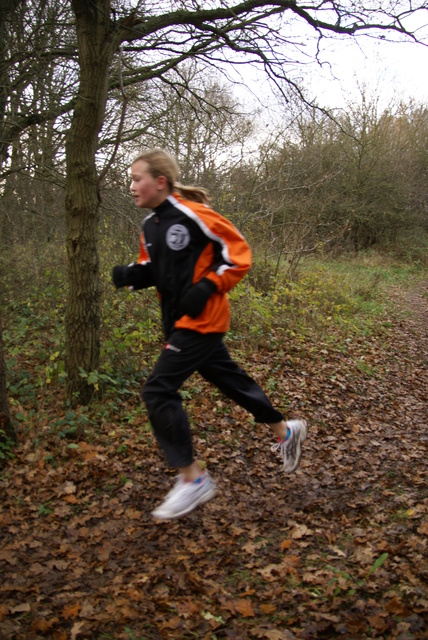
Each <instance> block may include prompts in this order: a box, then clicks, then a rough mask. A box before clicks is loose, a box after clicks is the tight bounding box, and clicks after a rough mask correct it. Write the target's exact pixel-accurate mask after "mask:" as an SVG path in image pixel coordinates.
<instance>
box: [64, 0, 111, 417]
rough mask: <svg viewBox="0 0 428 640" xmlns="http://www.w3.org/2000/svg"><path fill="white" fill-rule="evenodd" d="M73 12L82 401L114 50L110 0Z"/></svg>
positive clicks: (69, 335)
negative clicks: (100, 147) (100, 160)
mask: <svg viewBox="0 0 428 640" xmlns="http://www.w3.org/2000/svg"><path fill="white" fill-rule="evenodd" d="M72 6H73V10H74V12H75V16H76V30H77V40H78V50H79V65H80V86H79V94H78V98H77V103H76V107H75V110H74V115H73V120H72V124H71V126H70V130H69V132H68V136H67V144H66V157H67V182H66V201H65V208H66V223H67V238H66V247H67V257H68V286H69V291H68V305H67V311H66V367H67V374H68V378H67V396H68V399H69V400H70V401H71V404H72V405H75V404H87V403H88V402H89V401H90V399H91V397H92V395H93V387H91V386H88V385H87V382H86V379H85V378H84V377H83V378H82V376H81V375H80V373H81V370H80V369H81V368H82V369H84V371H86V372H87V373H89V372H91V371H94V370H96V369H97V368H98V366H99V352H100V324H101V323H100V315H101V312H100V283H99V259H98V248H97V244H98V220H99V198H98V184H97V182H98V176H97V169H96V163H95V156H96V151H97V142H98V135H99V132H100V129H101V127H102V123H103V118H104V112H105V105H106V102H107V89H108V77H109V68H110V65H111V61H112V57H113V54H114V51H115V49H116V43H115V42H114V33H113V32H112V29H111V22H110V19H109V16H110V0H94V1H93V2H90V3H89V2H86V1H85V0H72Z"/></svg>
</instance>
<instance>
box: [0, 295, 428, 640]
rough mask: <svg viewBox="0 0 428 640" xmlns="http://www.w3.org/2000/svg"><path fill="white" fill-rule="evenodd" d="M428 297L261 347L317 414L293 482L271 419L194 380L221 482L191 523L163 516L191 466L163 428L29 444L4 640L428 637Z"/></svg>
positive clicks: (292, 399) (204, 453) (304, 412)
mask: <svg viewBox="0 0 428 640" xmlns="http://www.w3.org/2000/svg"><path fill="white" fill-rule="evenodd" d="M423 293H424V292H423V291H422V292H414V293H413V294H412V297H411V298H409V297H407V298H406V297H404V295H403V293H402V292H401V291H400V290H399V289H397V290H396V291H395V294H394V295H395V298H396V306H397V307H398V309H399V311H398V312H397V313H396V314H395V315H394V317H393V318H392V321H391V322H390V326H389V327H388V328H385V326H380V327H379V331H378V333H377V334H376V335H371V336H368V337H366V338H365V337H361V336H360V337H358V338H355V339H351V340H348V341H341V340H340V339H339V337H338V339H337V341H335V342H334V341H332V340H327V339H326V340H322V339H321V340H320V339H318V340H317V342H316V343H314V344H313V345H309V344H308V342H307V341H306V342H304V341H303V342H302V341H299V340H298V337H296V338H295V339H291V338H290V339H289V340H288V341H287V344H284V345H282V349H281V352H286V355H281V353H279V352H274V351H268V350H266V349H265V350H263V349H259V350H256V351H255V352H253V353H249V354H247V355H246V356H245V358H244V365H245V367H246V368H247V370H248V371H249V372H250V373H251V374H252V375H253V376H254V377H255V378H256V379H257V380H258V381H260V383H261V384H262V385H264V386H265V387H266V385H267V384H268V381H269V382H270V387H269V395H270V396H271V398H272V399H273V402H274V404H275V405H276V406H278V407H284V402H286V403H287V405H286V407H285V408H286V411H287V415H290V416H291V415H293V416H304V417H305V418H307V419H308V422H309V424H310V431H309V438H308V440H307V443H305V446H304V454H303V458H302V463H301V466H300V468H299V470H298V471H297V472H296V473H295V474H294V475H292V476H284V475H283V474H282V473H281V469H280V463H279V460H278V458H277V457H276V456H275V454H274V453H272V452H271V451H270V443H271V438H270V434H269V433H268V429H267V427H265V426H260V425H258V426H256V425H254V424H252V423H251V420H249V418H248V415H247V414H246V413H245V412H244V411H243V410H242V409H240V408H239V407H235V406H231V405H230V403H229V402H228V401H227V400H226V399H224V398H223V397H222V396H221V395H220V396H219V395H218V394H216V393H213V390H212V388H211V387H209V385H207V384H205V383H204V381H203V380H201V379H197V382H196V383H195V382H193V384H196V385H197V388H198V389H199V392H198V393H197V394H193V397H191V398H190V399H189V400H187V401H186V405H187V406H188V408H189V412H190V414H191V416H192V420H193V423H194V425H197V426H194V436H195V449H196V451H197V453H198V456H199V457H200V458H201V460H203V461H204V463H206V464H207V465H208V467H209V468H210V470H211V471H212V473H213V475H214V476H215V477H216V479H217V481H218V485H219V489H220V491H219V495H218V496H217V498H216V499H215V500H213V501H211V502H209V503H207V504H206V505H204V506H203V507H202V508H200V509H198V510H196V511H195V512H193V513H192V514H190V515H189V516H188V517H186V518H184V519H182V520H178V521H172V522H167V523H156V522H154V521H153V520H152V518H151V516H150V513H151V511H152V509H153V508H154V507H155V505H157V504H158V502H159V501H160V500H162V497H163V496H164V494H165V492H166V491H167V490H168V489H169V488H170V486H171V483H172V482H173V476H174V473H173V472H171V471H169V470H168V469H167V468H166V465H165V462H164V460H163V458H162V457H161V455H160V453H159V451H158V449H157V446H156V444H155V442H154V439H153V437H152V436H151V435H150V433H149V432H147V433H146V436H145V437H144V438H143V439H142V438H141V437H139V436H140V435H141V434H140V432H139V430H138V429H137V428H134V427H131V426H130V427H127V433H126V442H125V445H126V446H124V441H123V433H122V432H119V431H117V434H116V435H114V434H115V425H107V426H106V425H104V424H103V425H100V429H99V431H97V432H96V433H94V434H93V435H92V437H91V438H90V439H89V438H87V439H84V438H81V439H80V440H78V441H77V442H75V443H73V445H74V446H73V447H68V446H64V443H63V442H58V443H57V445H56V447H57V448H56V449H55V448H53V445H52V444H51V445H50V448H49V450H48V449H47V445H44V444H43V441H42V440H40V442H38V441H37V434H36V433H34V434H32V435H33V436H34V437H33V438H31V437H30V438H28V437H27V439H25V440H24V439H22V440H23V442H22V444H21V445H20V447H19V448H18V450H17V451H16V457H15V458H14V459H13V460H12V461H11V462H10V464H9V466H8V467H7V468H6V469H5V470H4V472H3V474H2V477H1V480H0V490H1V495H2V500H1V506H0V531H1V549H0V573H1V577H2V579H1V581H0V637H1V638H4V639H5V640H6V639H11V640H12V639H13V640H21V639H27V638H36V639H37V638H52V639H53V640H66V639H68V638H71V639H76V640H77V639H81V638H91V639H93V638H99V639H101V638H103V639H108V638H112V639H118V640H121V639H126V640H127V639H131V640H132V639H138V640H142V639H145V638H147V639H157V638H201V639H207V640H216V639H219V638H229V639H239V640H245V639H247V638H248V639H249V640H252V639H254V638H256V639H257V638H261V639H267V640H284V639H285V640H292V639H293V638H294V639H296V638H298V639H302V640H312V639H314V640H315V639H318V638H337V637H343V638H347V639H348V638H351V639H352V638H394V639H395V638H396V639H398V640H413V639H417V640H419V639H420V640H422V638H426V637H428V592H427V591H428V590H427V585H428V560H427V558H428V551H427V536H428V495H427V471H428V463H427V460H428V456H427V442H428V435H427V432H426V423H427V397H428V393H427V391H428V387H427V381H428V375H427V359H428V345H427V341H428V339H427V326H428V303H427V297H426V295H423ZM406 295H407V296H408V295H410V294H406ZM272 378H273V379H274V384H272ZM266 388H267V387H266ZM189 395H191V394H189ZM52 402H54V400H52ZM21 409H23V410H24V411H25V408H21ZM118 451H120V452H121V453H120V454H119V453H118ZM52 459H55V465H52V464H49V463H48V462H47V460H52Z"/></svg>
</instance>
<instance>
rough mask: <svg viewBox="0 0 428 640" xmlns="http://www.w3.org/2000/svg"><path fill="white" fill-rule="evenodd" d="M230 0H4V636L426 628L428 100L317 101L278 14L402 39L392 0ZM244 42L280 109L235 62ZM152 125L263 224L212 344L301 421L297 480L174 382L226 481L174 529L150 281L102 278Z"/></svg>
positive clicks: (214, 408) (207, 397)
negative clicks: (254, 92)
mask: <svg viewBox="0 0 428 640" xmlns="http://www.w3.org/2000/svg"><path fill="white" fill-rule="evenodd" d="M237 6H238V5H237ZM324 6H325V5H324V3H321V4H320V5H319V7H320V8H321V9H322V8H323V7H324ZM418 6H419V5H418ZM239 7H244V9H242V8H241V9H240V11H242V13H240V14H239V15H238V14H237V13H236V11H232V12H230V11H229V12H227V7H226V5H225V4H224V3H223V4H221V3H219V4H218V5H216V4H215V3H213V4H212V5H211V7H208V6H207V7H206V8H201V7H200V6H199V5H198V4H197V3H190V4H189V3H179V2H175V3H171V4H170V5H169V4H168V5H167V4H165V6H164V5H159V6H158V5H156V6H155V5H153V6H151V5H150V6H149V5H147V6H146V5H144V6H143V4H142V3H140V2H129V3H126V2H125V3H116V2H107V1H106V0H105V1H99V0H96V1H94V2H90V3H87V2H79V1H73V2H68V1H65V0H55V1H54V0H51V1H45V2H38V3H35V2H6V3H3V5H2V8H1V10H0V47H1V64H0V74H1V78H2V82H1V87H2V88H1V95H0V106H1V109H0V115H1V149H0V151H1V173H0V190H1V201H0V247H1V252H0V308H1V316H2V317H1V322H2V325H1V324H0V327H1V326H2V339H0V365H1V367H0V418H1V420H0V463H1V467H2V471H1V475H0V491H1V504H0V535H1V540H2V547H1V549H0V571H1V574H2V580H1V581H0V582H1V584H0V635H1V637H4V638H10V639H12V638H13V639H21V638H22V639H27V638H55V639H57V640H64V639H65V638H73V639H74V638H79V637H82V638H97V639H98V638H99V639H100V640H101V639H102V638H103V639H107V638H125V639H130V640H133V639H134V640H136V639H137V638H138V639H139V640H143V638H148V639H156V638H194V637H197V638H207V640H208V639H210V640H216V639H217V638H237V639H246V638H267V639H268V640H283V639H288V640H290V639H291V638H303V639H308V640H310V639H312V638H313V639H317V638H337V637H344V638H375V637H377V638H400V640H412V639H413V638H416V639H418V640H419V639H422V638H425V637H426V633H427V629H428V622H427V612H428V596H427V590H426V583H427V576H428V567H427V562H426V557H427V535H428V497H427V491H426V486H427V484H426V480H427V465H426V460H427V450H426V449H427V447H426V444H427V437H426V397H427V394H428V390H427V359H428V356H427V332H426V327H427V325H428V313H427V280H428V278H427V238H428V235H427V231H428V180H427V176H428V109H427V105H425V104H420V103H418V102H417V101H414V100H411V99H409V100H407V101H394V100H393V101H391V102H390V103H389V104H388V105H385V103H384V100H383V99H382V96H381V95H378V94H376V92H375V91H373V90H371V89H369V88H368V87H367V86H365V85H364V83H363V82H362V83H361V87H360V91H359V98H358V99H355V98H353V99H352V101H350V102H349V104H348V105H347V108H346V109H337V110H329V111H327V110H326V109H325V108H323V106H322V104H316V103H314V101H313V100H308V99H307V97H306V95H307V94H306V93H305V90H304V80H302V82H301V83H299V84H296V76H295V75H293V69H297V70H299V68H300V67H299V63H298V61H297V62H296V58H297V57H298V56H297V53H296V50H295V48H294V47H295V43H294V44H293V39H292V38H291V36H290V33H291V31H290V28H291V26H293V24H294V23H293V20H297V19H299V20H300V19H302V20H303V21H304V22H305V23H306V25H307V26H308V27H309V28H310V29H313V30H314V32H315V43H318V44H319V43H320V41H321V40H322V38H321V36H320V34H321V33H322V34H323V36H324V35H325V34H328V33H330V34H334V35H337V36H338V37H348V36H349V37H354V36H356V35H358V30H357V31H355V27H354V26H353V25H354V24H358V25H359V27H358V28H361V30H363V31H364V29H366V30H368V31H370V29H372V28H373V29H374V33H375V34H376V37H378V35H379V33H381V34H382V37H383V35H384V33H385V31H386V27H385V30H384V29H383V28H382V29H380V30H379V29H378V31H376V30H375V26H374V25H379V23H380V21H381V19H382V17H385V16H386V17H387V18H388V20H389V22H388V24H390V27H389V29H390V30H392V31H391V32H392V34H393V36H394V37H395V36H397V37H401V36H403V37H405V36H406V34H405V32H404V31H403V29H402V28H401V26H400V25H401V24H402V22H400V20H402V18H403V15H404V14H400V12H399V8H400V7H399V4H397V5H396V7H395V9H394V11H395V14H394V13H393V8H391V7H389V5H388V7H387V6H386V5H382V6H381V7H380V9H379V13H376V12H375V13H372V12H371V11H370V10H367V9H364V8H359V9H358V11H357V8H356V6H355V5H352V7H351V6H347V5H346V3H344V4H342V5H335V8H334V10H333V9H331V7H330V5H328V7H329V11H330V12H331V14H322V13H321V14H320V15H321V16H322V17H323V19H324V18H325V17H326V15H328V16H329V18H330V22H329V25H327V26H325V25H326V23H323V25H324V26H323V25H321V24H319V23H317V24H314V23H313V16H314V15H315V11H316V9H315V5H314V7H312V8H311V10H310V11H309V10H308V9H307V7H306V13H305V9H304V8H303V7H299V6H298V5H296V4H292V5H291V6H290V5H289V4H287V3H283V2H277V3H272V4H270V5H265V3H263V2H260V3H257V2H256V3H249V2H244V3H242V5H239ZM421 7H422V8H423V5H422V4H421ZM208 9H212V10H213V11H214V13H207V12H208ZM416 10H417V8H415V9H412V11H416ZM425 10H426V7H425ZM290 11H293V12H294V11H295V13H293V20H292V19H289V18H288V13H287V12H290ZM400 11H402V12H406V11H407V9H406V8H405V7H401V8H400ZM254 12H256V13H254ZM409 12H411V11H410V10H409ZM394 15H395V17H394ZM278 16H279V17H278ZM319 17H320V16H319ZM339 18H340V19H339ZM290 25H291V26H290ZM391 25H392V26H393V27H394V28H395V31H394V28H392V27H391ZM279 27H281V28H282V29H283V30H282V31H281V29H280V28H279ZM327 27H328V28H327ZM323 29H324V32H323ZM400 29H401V30H400ZM391 37H392V36H391ZM292 44H293V55H291V54H290V55H289V54H288V53H284V51H287V45H288V46H291V45H292ZM397 46H399V45H397ZM227 47H229V49H228V48H227ZM275 47H278V49H275ZM29 50H31V51H32V52H33V54H32V55H31V56H29V55H28V51H29ZM225 52H226V53H225ZM241 55H242V56H244V55H250V57H252V59H253V63H254V64H260V65H261V66H263V67H266V71H267V73H268V75H269V76H270V78H271V80H272V81H273V85H272V88H271V93H270V94H269V103H270V105H271V106H272V110H268V109H267V108H266V104H263V102H260V100H257V99H256V98H262V97H263V96H252V97H251V98H250V97H249V95H248V94H246V93H243V91H242V86H240V84H239V82H237V81H236V77H235V80H234V81H233V82H232V79H231V77H230V75H229V73H228V71H227V65H226V63H227V62H233V61H234V62H239V63H242V61H243V58H240V57H239V56H241ZM228 56H230V60H228V59H227V58H228ZM234 56H237V59H235V60H234V59H233V58H234ZM299 74H300V71H299V73H298V75H299ZM100 78H101V80H100ZM97 83H99V84H100V85H102V86H100V87H99V86H98V84H97ZM97 92H98V93H97ZM91 96H92V97H91ZM85 109H87V110H85ZM79 122H80V124H82V123H83V129H82V128H80V129H79ZM149 146H161V147H165V148H167V149H168V150H169V151H171V152H172V153H173V154H174V155H175V156H176V157H177V159H178V161H179V163H180V167H181V174H182V175H181V179H182V182H183V183H196V184H200V185H203V186H205V187H207V188H208V189H209V192H210V195H211V197H212V203H213V207H214V208H215V209H216V210H217V211H219V212H220V213H221V214H223V215H225V216H226V217H227V218H229V219H230V220H231V221H232V222H233V223H234V224H236V226H237V227H238V228H239V229H240V230H241V231H242V233H243V234H244V235H245V237H246V238H247V240H248V241H249V243H250V244H251V246H252V249H253V252H254V265H253V267H252V269H251V272H250V273H249V275H248V276H247V277H246V278H245V279H244V281H243V282H242V283H240V284H239V286H238V287H237V288H236V289H235V290H234V291H233V292H231V294H230V299H231V305H232V316H233V320H232V329H231V331H230V332H229V334H228V337H227V340H228V346H229V348H230V349H231V351H232V353H233V355H234V357H235V358H236V359H237V360H239V361H240V362H241V363H242V365H243V366H244V367H245V368H246V369H247V370H248V371H249V372H250V373H251V375H253V376H254V377H255V378H256V379H257V380H258V381H259V382H260V383H261V384H262V386H263V387H264V388H265V389H266V390H267V392H268V393H269V395H270V397H271V398H272V400H273V402H274V404H275V405H276V406H278V407H279V408H281V409H282V410H284V411H285V412H287V415H295V416H302V417H305V418H306V419H308V422H309V424H310V435H309V438H308V443H307V445H305V450H304V456H303V460H302V466H301V469H300V470H299V471H298V472H297V474H295V475H294V476H293V477H291V478H285V477H283V476H282V474H281V472H280V465H279V461H278V460H277V459H276V457H275V456H274V454H273V453H272V452H271V451H270V444H271V440H270V437H269V434H268V433H267V429H265V428H264V427H262V426H259V427H256V426H255V425H254V424H252V422H251V420H249V417H248V416H247V415H246V414H245V412H243V411H242V410H241V409H239V408H237V407H235V406H231V405H230V404H229V402H228V401H227V400H226V399H225V398H223V397H222V396H221V394H219V393H218V392H217V391H216V390H215V389H213V388H211V387H210V386H209V385H207V384H206V383H205V382H204V381H203V380H202V379H200V378H199V377H198V376H195V378H193V379H192V380H190V381H189V382H188V383H187V384H186V385H185V387H184V389H183V391H182V395H183V398H184V400H185V402H186V406H187V407H188V409H189V412H190V415H191V418H192V421H193V428H194V433H195V446H196V449H197V452H198V455H199V457H200V459H201V460H202V462H203V463H204V464H207V465H209V467H210V470H211V471H212V472H213V475H215V476H216V477H218V479H219V484H220V487H221V493H220V496H219V498H218V499H217V500H215V501H213V502H212V503H210V504H209V505H206V506H205V507H204V508H203V509H200V510H198V512H196V513H194V514H192V515H191V516H189V518H187V519H185V520H183V521H179V522H174V523H167V524H164V525H158V524H156V523H154V522H152V520H151V517H150V512H151V510H152V509H153V507H154V506H155V505H156V504H157V503H158V502H159V501H160V500H161V498H162V496H163V495H164V494H165V492H166V490H167V489H168V488H169V486H170V484H171V482H172V478H173V472H172V471H171V470H169V469H167V468H166V465H165V462H164V460H163V458H162V457H161V455H160V453H159V451H158V450H157V447H156V445H155V443H154V441H153V438H152V435H151V430H150V425H149V424H148V420H147V415H146V413H145V410H144V407H143V406H142V405H141V402H140V398H139V391H140V388H141V386H142V384H143V383H144V380H145V378H146V377H147V375H148V373H149V372H150V370H151V367H152V366H153V364H154V362H155V360H156V357H157V354H158V352H159V349H160V348H161V345H162V335H161V332H160V323H159V310H158V304H157V300H156V296H155V294H154V292H153V291H145V292H140V293H133V294H132V293H130V292H127V291H120V292H117V291H115V290H114V288H113V286H112V284H111V281H110V273H111V269H112V266H113V265H114V264H126V263H128V262H130V261H132V260H134V259H135V258H136V256H137V253H138V233H139V229H140V224H141V218H142V215H144V212H141V211H140V210H138V209H136V208H135V206H134V204H133V202H132V201H131V197H130V194H129V178H128V169H129V164H130V161H131V160H132V158H133V157H134V156H135V155H136V154H137V153H138V151H139V149H140V148H141V147H149ZM0 337H1V336H0ZM171 541H173V542H171Z"/></svg>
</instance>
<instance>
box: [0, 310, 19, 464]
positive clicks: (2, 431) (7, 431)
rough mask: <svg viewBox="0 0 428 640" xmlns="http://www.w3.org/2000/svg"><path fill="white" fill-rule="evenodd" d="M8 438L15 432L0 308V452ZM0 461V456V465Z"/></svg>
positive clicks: (13, 438)
mask: <svg viewBox="0 0 428 640" xmlns="http://www.w3.org/2000/svg"><path fill="white" fill-rule="evenodd" d="M10 440H13V441H14V442H15V441H16V433H15V429H14V428H13V426H12V423H11V421H10V414H9V405H8V402H7V390H6V362H5V359H4V352H3V331H2V322H1V310H0V453H1V451H2V448H3V447H2V445H5V446H6V447H8V445H9V441H10ZM1 461H2V460H1V458H0V466H1Z"/></svg>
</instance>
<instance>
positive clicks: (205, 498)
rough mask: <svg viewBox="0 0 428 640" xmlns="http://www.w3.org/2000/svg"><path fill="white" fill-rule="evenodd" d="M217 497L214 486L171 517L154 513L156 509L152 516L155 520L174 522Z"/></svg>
mask: <svg viewBox="0 0 428 640" xmlns="http://www.w3.org/2000/svg"><path fill="white" fill-rule="evenodd" d="M216 495H217V488H216V487H215V486H213V487H211V489H210V490H209V491H207V492H206V493H204V494H203V495H201V496H200V498H199V499H198V500H196V502H193V503H192V504H191V505H190V506H189V507H187V508H186V509H183V510H182V511H179V512H178V513H174V514H172V515H162V513H160V514H158V513H156V509H155V510H154V511H152V516H153V517H154V518H156V520H175V519H176V518H182V517H183V516H186V515H187V514H188V513H191V512H192V511H193V510H194V509H196V507H199V506H200V505H201V504H205V502H208V500H211V499H212V498H214V497H215V496H216Z"/></svg>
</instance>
